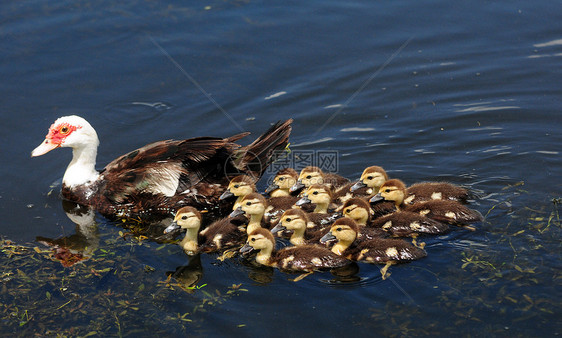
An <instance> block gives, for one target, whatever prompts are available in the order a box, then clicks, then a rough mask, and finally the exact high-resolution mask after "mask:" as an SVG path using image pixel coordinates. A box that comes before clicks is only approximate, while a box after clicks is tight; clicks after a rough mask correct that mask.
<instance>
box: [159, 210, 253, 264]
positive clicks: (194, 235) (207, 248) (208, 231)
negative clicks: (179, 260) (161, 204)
mask: <svg viewBox="0 0 562 338" xmlns="http://www.w3.org/2000/svg"><path fill="white" fill-rule="evenodd" d="M201 219H202V217H201V213H200V212H199V211H198V210H197V209H195V208H193V207H183V208H181V209H180V210H178V212H177V213H176V216H175V217H174V221H173V222H172V224H170V225H169V226H168V227H167V228H166V229H165V230H164V232H165V233H169V232H172V231H174V230H176V229H179V228H181V229H185V230H186V234H185V237H184V238H183V240H182V241H181V242H180V246H181V247H182V248H183V249H184V251H185V252H186V253H187V254H188V255H194V254H196V253H197V252H207V253H209V252H215V251H220V250H225V249H229V248H232V247H236V246H241V245H243V244H244V242H245V241H246V228H245V223H247V219H246V218H245V217H236V218H230V217H227V218H223V219H220V220H217V221H215V222H213V223H212V224H210V225H209V226H208V227H207V228H205V229H203V230H202V231H199V229H200V227H201Z"/></svg>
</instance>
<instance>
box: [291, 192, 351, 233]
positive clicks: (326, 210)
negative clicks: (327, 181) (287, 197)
mask: <svg viewBox="0 0 562 338" xmlns="http://www.w3.org/2000/svg"><path fill="white" fill-rule="evenodd" d="M311 204H312V205H314V206H315V207H314V210H313V211H312V212H311V213H308V219H309V220H310V221H311V222H313V223H315V224H318V225H321V226H325V225H330V224H332V223H333V221H335V220H336V219H338V218H340V217H341V216H342V215H341V213H339V212H332V210H331V207H333V205H332V191H331V190H330V188H329V187H328V186H327V185H324V184H313V185H311V186H310V187H309V188H308V189H306V191H304V193H303V196H302V197H301V199H299V200H298V201H297V203H295V205H296V206H298V207H301V208H307V209H308V208H310V207H309V205H311ZM305 210H306V209H305Z"/></svg>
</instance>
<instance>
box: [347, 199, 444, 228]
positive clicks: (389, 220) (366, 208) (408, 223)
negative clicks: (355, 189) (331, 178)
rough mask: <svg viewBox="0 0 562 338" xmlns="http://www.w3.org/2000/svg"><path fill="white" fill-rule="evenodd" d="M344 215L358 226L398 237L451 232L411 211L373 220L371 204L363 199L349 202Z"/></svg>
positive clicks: (441, 224)
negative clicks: (375, 229)
mask: <svg viewBox="0 0 562 338" xmlns="http://www.w3.org/2000/svg"><path fill="white" fill-rule="evenodd" d="M343 215H344V216H345V217H349V218H351V219H353V220H354V221H355V222H356V223H357V225H363V226H367V227H371V228H378V229H382V230H384V231H386V232H388V233H390V234H391V235H393V236H397V237H404V236H412V237H415V236H417V235H418V234H421V233H424V234H442V233H444V232H446V231H447V230H449V226H448V225H447V224H444V223H441V222H438V221H436V220H433V219H431V218H428V217H425V216H422V215H420V214H418V213H414V212H409V211H397V212H394V213H391V214H388V215H385V216H382V217H378V218H375V219H373V218H372V217H371V215H372V210H371V208H370V205H369V203H368V202H367V201H366V200H364V199H362V198H353V199H351V200H349V201H347V202H346V203H345V204H344V206H343Z"/></svg>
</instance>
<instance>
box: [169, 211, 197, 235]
mask: <svg viewBox="0 0 562 338" xmlns="http://www.w3.org/2000/svg"><path fill="white" fill-rule="evenodd" d="M200 227H201V213H199V211H197V209H195V208H194V207H183V208H181V209H179V210H178V212H177V213H176V216H175V217H174V221H173V222H172V224H170V225H169V226H168V227H167V228H166V229H164V233H170V232H172V231H174V230H178V229H184V230H188V229H195V231H198V230H199V228H200Z"/></svg>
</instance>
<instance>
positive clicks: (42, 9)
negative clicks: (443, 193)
mask: <svg viewBox="0 0 562 338" xmlns="http://www.w3.org/2000/svg"><path fill="white" fill-rule="evenodd" d="M0 13H1V14H0V17H1V22H2V25H1V26H0V37H1V38H0V55H1V57H2V62H1V63H0V73H1V74H2V78H3V81H1V82H0V93H1V97H2V114H1V115H0V119H1V123H0V129H1V131H2V132H1V138H2V145H3V146H2V151H1V152H0V159H1V162H2V167H1V169H0V170H1V175H2V178H3V179H2V180H1V183H0V215H1V219H2V222H1V223H0V235H1V236H2V238H3V240H4V241H3V255H2V259H1V264H2V271H1V273H2V283H1V286H0V312H1V316H2V317H1V318H2V319H1V323H2V325H1V328H0V334H1V335H3V336H9V335H18V336H30V335H32V334H38V335H57V334H60V335H69V336H86V335H112V336H116V335H118V336H133V335H134V336H138V335H141V336H153V335H156V334H160V335H172V336H175V335H177V336H179V335H190V336H226V335H236V336H258V335H260V336H274V337H275V336H279V337H280V336H292V335H299V336H305V335H308V336H311V335H315V336H338V335H349V334H354V335H358V336H375V335H377V336H378V335H390V336H402V335H404V336H405V335H412V336H424V335H450V334H459V335H462V336H550V335H558V334H560V332H561V324H560V318H561V315H562V305H561V304H562V299H561V291H560V290H561V287H562V274H561V272H562V269H561V267H562V264H561V263H560V258H561V249H560V238H561V235H562V233H561V228H560V227H561V223H560V215H559V213H560V202H561V197H562V185H561V177H562V169H561V168H562V166H561V164H562V163H561V157H560V145H561V144H562V133H561V131H562V116H561V114H560V104H561V97H562V76H561V75H562V71H561V70H562V33H561V31H560V22H561V21H562V6H561V5H560V3H559V2H557V1H547V0H539V1H532V2H529V1H495V2H489V1H480V2H462V1H412V0H403V1H392V2H379V1H377V2H375V1H307V2H301V1H298V2H297V1H288V2H287V1H286V2H282V3H272V2H261V1H209V2H189V3H187V4H186V2H183V1H167V2H163V3H158V2H152V1H130V2H128V3H127V4H121V3H119V2H112V1H97V2H90V1H58V2H52V1H41V0H29V1H10V2H8V1H4V2H3V3H2V4H1V5H0ZM69 114H78V115H81V116H83V117H85V118H86V119H87V120H88V121H89V122H90V123H91V124H92V125H93V126H94V128H96V130H97V132H98V135H99V137H100V140H101V146H100V149H99V154H98V166H99V167H100V168H101V167H103V166H104V165H105V164H107V163H108V162H109V161H111V160H112V159H114V158H116V157H117V156H119V155H121V154H124V153H126V152H128V151H130V150H133V149H135V148H137V147H140V146H143V145H145V144H147V143H149V142H152V141H156V140H162V139H169V138H174V139H182V138H189V137H195V136H223V137H226V136H230V135H233V134H235V133H238V132H240V131H250V132H252V136H250V137H248V138H247V139H246V140H245V142H246V144H247V143H249V142H250V141H251V140H253V137H256V136H257V135H259V134H260V133H261V132H263V131H264V130H266V129H267V128H268V126H269V125H270V123H273V122H275V121H277V120H283V119H287V118H293V119H294V120H295V122H294V125H293V132H292V135H291V148H292V150H293V151H294V152H302V153H304V152H313V154H316V155H317V154H319V153H321V152H325V153H328V154H332V155H331V156H332V159H337V163H336V162H334V163H332V164H334V165H335V167H334V168H333V169H334V170H336V171H337V172H338V173H339V174H341V175H344V176H346V177H349V178H352V179H357V178H358V177H359V176H360V174H361V172H362V171H363V169H364V168H365V167H367V166H370V165H381V166H383V167H384V168H385V169H387V171H388V172H389V174H390V175H391V176H392V177H397V178H400V179H402V180H403V181H405V182H406V183H407V184H412V183H414V182H419V181H428V180H447V181H450V182H452V183H456V184H460V185H463V186H466V187H468V188H470V189H471V190H472V192H473V193H474V195H475V198H474V200H473V201H471V204H470V206H471V207H472V208H474V209H477V210H479V211H480V212H481V213H482V214H483V215H485V216H486V220H485V221H484V222H483V223H481V224H475V225H474V227H475V231H470V230H467V229H460V228H455V229H453V231H451V232H450V233H448V234H446V235H444V236H440V237H431V238H423V241H424V242H426V251H427V253H428V256H427V257H426V258H424V259H422V260H418V261H415V262H413V263H410V264H403V265H398V266H393V267H391V268H390V272H391V275H390V277H389V278H387V279H385V280H383V279H382V278H381V273H380V271H379V268H380V266H376V265H368V264H359V265H358V271H356V272H355V274H353V275H352V276H351V277H341V276H340V277H338V276H334V275H331V274H330V273H328V272H326V273H317V274H313V275H311V276H308V277H306V278H305V279H303V280H301V281H299V282H293V281H291V279H293V278H295V277H296V276H295V275H289V274H284V273H281V272H279V271H274V270H270V269H259V268H256V267H254V266H253V265H251V264H248V263H246V262H244V261H242V260H240V259H238V258H234V259H230V260H225V261H219V260H217V257H216V256H214V255H202V256H200V257H198V258H194V259H192V260H191V261H190V260H189V258H188V257H187V256H186V255H185V254H184V253H183V252H182V250H180V248H179V247H178V246H176V245H173V244H169V243H162V242H159V241H156V240H151V239H145V238H144V237H141V236H140V235H138V233H137V234H136V235H135V234H134V233H135V231H134V229H133V230H131V229H126V228H125V227H122V226H120V225H119V224H114V223H112V222H109V221H108V220H106V219H104V218H103V217H101V216H99V215H90V216H91V217H95V226H94V227H90V228H88V232H87V233H84V229H80V228H77V227H76V224H75V222H83V221H82V220H80V219H74V221H73V220H71V219H70V218H69V217H67V214H66V213H65V210H64V209H63V205H62V201H61V199H60V197H59V195H58V192H59V190H60V180H61V178H62V175H63V173H64V170H65V168H66V166H67V165H68V162H69V161H70V158H71V152H70V151H69V150H67V149H64V150H57V151H54V152H52V153H49V154H48V155H45V156H42V157H39V158H33V159H31V158H30V151H31V150H32V149H33V148H35V147H36V146H37V145H38V144H39V143H40V142H41V141H42V140H43V138H44V136H45V134H46V132H47V128H48V127H49V126H50V124H51V123H52V122H53V121H54V120H55V119H56V118H57V117H59V116H63V115H69ZM334 154H335V155H334ZM326 165H327V164H326ZM270 175H271V173H267V174H266V175H265V177H264V178H263V179H262V180H261V181H260V184H259V188H260V189H262V190H263V189H264V188H265V186H266V185H267V180H268V179H270ZM88 217H89V216H88V215H86V216H85V218H86V219H87V218H88ZM91 217H90V221H91ZM82 219H83V218H82ZM131 232H133V234H129V233H131ZM72 236H74V237H72ZM37 237H45V238H51V239H54V238H61V237H62V240H63V241H64V240H66V241H67V242H72V243H81V245H82V247H81V250H83V252H85V254H87V255H90V256H91V257H90V258H89V259H88V260H85V261H83V262H81V263H78V264H75V265H73V266H72V267H63V266H62V264H61V263H60V262H59V261H57V260H56V259H54V258H52V254H51V249H50V248H49V247H47V246H45V245H43V244H41V243H40V242H39V241H38V238H37ZM8 240H9V241H12V242H8ZM34 248H36V250H35V249H34ZM176 269H177V270H178V271H180V270H181V271H180V272H178V273H177V274H176V275H175V277H173V278H171V279H169V280H167V275H168V274H169V272H173V271H176ZM167 273H168V274H167Z"/></svg>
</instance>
